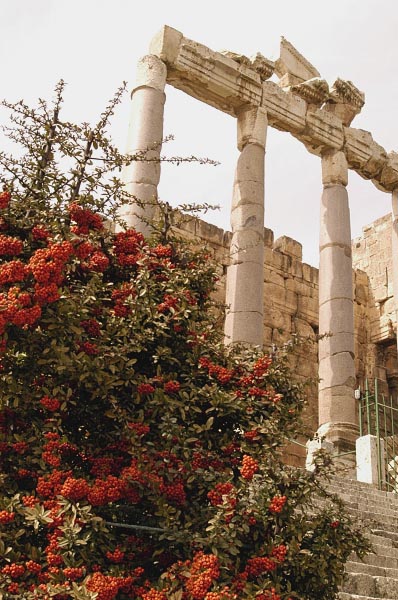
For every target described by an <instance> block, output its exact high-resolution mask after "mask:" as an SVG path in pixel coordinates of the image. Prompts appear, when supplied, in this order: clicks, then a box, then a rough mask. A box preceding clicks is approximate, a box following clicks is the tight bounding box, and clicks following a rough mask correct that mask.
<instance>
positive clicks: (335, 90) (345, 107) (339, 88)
mask: <svg viewBox="0 0 398 600" xmlns="http://www.w3.org/2000/svg"><path fill="white" fill-rule="evenodd" d="M364 104H365V94H364V93H363V92H361V91H360V90H359V89H358V88H357V87H355V85H354V84H353V83H352V81H344V80H343V79H340V78H338V79H336V81H335V82H334V84H333V86H332V88H331V90H330V97H329V100H328V102H327V103H326V105H325V106H324V109H325V110H326V111H327V112H331V113H333V114H334V115H336V117H338V118H339V119H340V121H341V122H342V123H343V125H345V126H346V127H348V126H349V125H350V124H351V122H352V120H353V119H354V117H355V116H356V115H357V114H359V113H360V112H361V109H362V107H363V105H364Z"/></svg>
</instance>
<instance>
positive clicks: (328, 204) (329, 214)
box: [319, 184, 351, 253]
mask: <svg viewBox="0 0 398 600" xmlns="http://www.w3.org/2000/svg"><path fill="white" fill-rule="evenodd" d="M331 244H333V245H340V246H342V247H346V248H347V249H348V250H347V253H351V226H350V210H349V206H348V195H347V190H346V189H345V187H344V186H342V185H338V184H335V185H327V186H325V187H324V190H323V194H322V199H321V217H320V232H319V248H320V250H321V251H322V249H323V248H324V247H326V246H330V245H331Z"/></svg>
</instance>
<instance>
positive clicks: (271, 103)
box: [261, 81, 307, 133]
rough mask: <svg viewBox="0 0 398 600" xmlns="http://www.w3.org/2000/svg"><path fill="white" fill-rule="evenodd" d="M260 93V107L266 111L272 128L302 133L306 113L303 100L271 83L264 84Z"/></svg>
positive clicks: (305, 105)
mask: <svg viewBox="0 0 398 600" xmlns="http://www.w3.org/2000/svg"><path fill="white" fill-rule="evenodd" d="M262 92H263V93H262V100H261V105H262V106H263V107H264V108H265V109H266V111H267V115H268V122H269V124H270V125H272V127H276V128H277V129H281V130H282V131H291V132H292V133H299V132H300V131H303V129H304V127H305V115H306V112H307V103H306V102H305V100H303V99H302V98H299V97H298V96H296V95H295V94H291V93H290V92H285V91H284V90H282V89H281V88H280V87H279V86H278V85H277V84H276V83H274V82H273V81H266V82H264V83H263V87H262Z"/></svg>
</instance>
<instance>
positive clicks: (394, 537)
mask: <svg viewBox="0 0 398 600" xmlns="http://www.w3.org/2000/svg"><path fill="white" fill-rule="evenodd" d="M371 533H372V534H373V535H377V536H378V537H382V538H384V539H385V540H386V539H389V540H391V543H392V545H393V546H395V547H397V544H398V533H397V532H396V531H388V530H386V529H381V528H380V529H377V528H372V529H371Z"/></svg>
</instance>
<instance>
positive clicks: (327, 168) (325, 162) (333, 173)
mask: <svg viewBox="0 0 398 600" xmlns="http://www.w3.org/2000/svg"><path fill="white" fill-rule="evenodd" d="M321 163H322V183H323V184H324V185H326V184H335V183H339V184H341V185H344V186H346V185H347V184H348V165H347V159H346V157H345V154H344V152H334V151H330V150H329V151H327V152H325V154H324V155H323V156H322V161H321Z"/></svg>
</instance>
